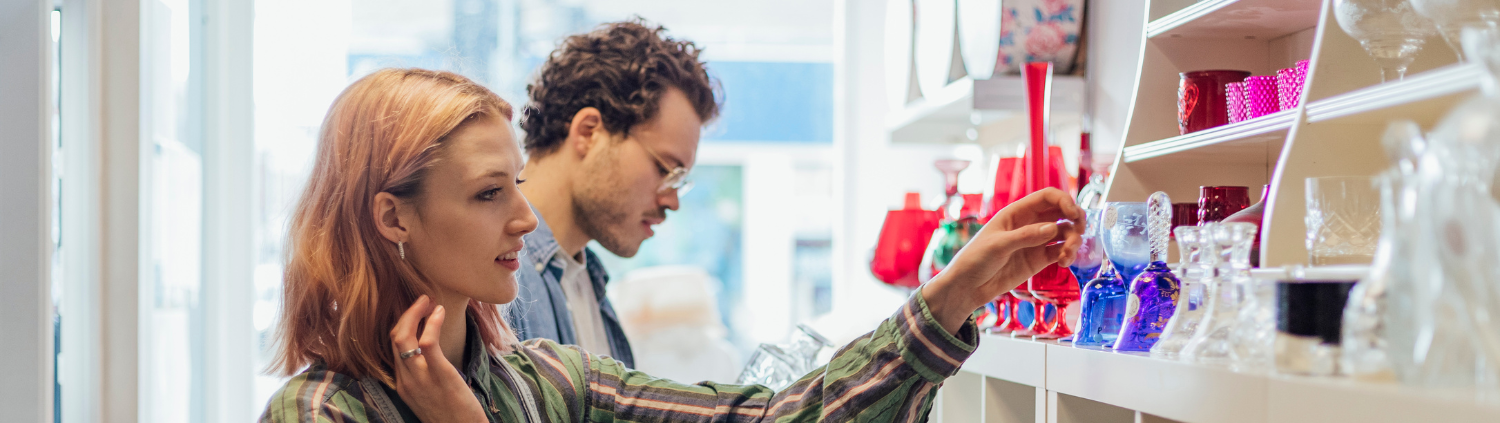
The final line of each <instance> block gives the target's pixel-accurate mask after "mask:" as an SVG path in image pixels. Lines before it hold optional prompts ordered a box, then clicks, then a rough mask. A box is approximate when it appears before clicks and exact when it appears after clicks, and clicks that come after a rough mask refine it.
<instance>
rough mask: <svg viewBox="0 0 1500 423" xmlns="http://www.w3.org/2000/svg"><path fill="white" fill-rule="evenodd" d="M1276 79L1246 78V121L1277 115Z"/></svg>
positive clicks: (1269, 77)
mask: <svg viewBox="0 0 1500 423" xmlns="http://www.w3.org/2000/svg"><path fill="white" fill-rule="evenodd" d="M1277 107H1279V106H1278V104H1277V103H1276V77H1274V76H1252V77H1249V78H1245V120H1250V119H1255V118H1258V117H1261V116H1265V115H1269V114H1272V113H1276V111H1277V110H1278V109H1277Z"/></svg>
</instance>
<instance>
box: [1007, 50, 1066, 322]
mask: <svg viewBox="0 0 1500 423" xmlns="http://www.w3.org/2000/svg"><path fill="white" fill-rule="evenodd" d="M1024 74H1025V75H1024V76H1025V79H1026V104H1027V113H1028V114H1029V115H1030V119H1029V123H1030V129H1031V140H1030V144H1029V147H1030V148H1027V149H1026V160H1025V161H1024V162H1023V163H1024V166H1025V167H1026V170H1025V173H1024V175H1025V180H1026V184H1025V185H1024V187H1023V189H1022V190H1021V191H1020V195H1019V196H1017V195H1013V197H1015V198H1020V197H1022V196H1025V195H1026V194H1030V193H1032V192H1036V191H1037V190H1040V189H1042V188H1046V187H1054V188H1060V189H1068V184H1069V180H1070V179H1072V175H1069V174H1068V172H1067V170H1066V168H1064V167H1063V166H1062V148H1061V147H1058V146H1048V145H1047V144H1048V143H1047V136H1048V134H1049V132H1050V131H1049V126H1048V125H1049V120H1048V119H1049V115H1050V114H1051V111H1050V107H1051V101H1050V99H1051V97H1052V96H1051V91H1052V64H1051V63H1045V62H1041V63H1027V64H1026V66H1025V68H1024ZM1078 289H1079V286H1078V282H1077V281H1075V280H1074V277H1073V273H1072V272H1070V271H1068V269H1066V268H1063V267H1060V266H1058V265H1057V264H1056V263H1054V264H1051V265H1048V266H1047V267H1045V268H1043V269H1042V271H1041V272H1038V273H1037V274H1036V275H1033V276H1032V277H1031V278H1030V279H1028V280H1027V281H1026V283H1024V284H1021V286H1018V287H1016V289H1015V290H1013V291H1011V294H1012V295H1014V296H1015V297H1016V298H1019V299H1021V300H1025V301H1030V302H1031V304H1032V306H1033V307H1034V308H1035V309H1036V310H1037V315H1038V316H1039V317H1038V318H1036V319H1032V324H1031V326H1030V327H1028V328H1026V329H1025V330H1021V331H1017V332H1013V333H1012V335H1013V336H1025V335H1035V336H1037V337H1039V338H1062V337H1065V336H1068V335H1072V328H1070V327H1069V326H1068V325H1067V324H1066V323H1064V324H1058V323H1057V322H1058V321H1059V320H1061V321H1064V322H1065V321H1066V320H1067V319H1066V318H1061V319H1053V320H1052V321H1051V322H1048V320H1049V319H1045V318H1042V317H1040V316H1045V312H1044V310H1045V309H1046V304H1048V303H1051V304H1053V305H1054V306H1055V307H1056V309H1057V310H1058V312H1056V313H1054V316H1066V313H1065V311H1066V310H1067V306H1068V304H1071V303H1072V302H1074V301H1077V300H1078ZM1068 292H1071V293H1072V294H1071V295H1069V294H1067V293H1068Z"/></svg>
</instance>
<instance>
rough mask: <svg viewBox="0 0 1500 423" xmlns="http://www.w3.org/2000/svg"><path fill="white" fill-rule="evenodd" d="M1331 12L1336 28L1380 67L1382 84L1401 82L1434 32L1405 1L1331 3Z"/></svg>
mask: <svg viewBox="0 0 1500 423" xmlns="http://www.w3.org/2000/svg"><path fill="white" fill-rule="evenodd" d="M1333 12H1334V17H1335V19H1337V20H1338V22H1339V27H1340V28H1343V29H1344V32H1345V33H1348V34H1349V36H1350V37H1353V38H1354V39H1355V40H1358V41H1359V44H1360V46H1362V47H1364V48H1365V52H1366V53H1369V54H1370V57H1371V58H1373V59H1375V63H1376V64H1379V65H1380V79H1381V80H1383V81H1390V80H1391V79H1393V78H1394V79H1401V78H1404V77H1405V76H1406V67H1407V66H1409V65H1411V62H1412V60H1413V59H1416V57H1417V53H1418V52H1420V51H1421V50H1422V45H1423V44H1424V43H1426V42H1427V37H1430V36H1432V34H1433V33H1434V32H1436V30H1437V28H1435V27H1434V26H1433V24H1432V21H1430V20H1428V19H1427V18H1426V17H1423V16H1422V15H1419V14H1417V12H1416V10H1415V9H1413V8H1412V1H1408V0H1335V1H1334V2H1333Z"/></svg>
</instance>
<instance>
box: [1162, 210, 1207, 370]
mask: <svg viewBox="0 0 1500 423" xmlns="http://www.w3.org/2000/svg"><path fill="white" fill-rule="evenodd" d="M1173 232H1174V233H1175V234H1176V235H1177V246H1178V248H1177V251H1178V253H1179V254H1180V255H1181V260H1180V262H1179V265H1178V267H1177V278H1178V280H1179V281H1181V283H1182V291H1181V294H1180V295H1179V296H1178V297H1177V310H1176V311H1174V312H1173V313H1172V320H1171V321H1169V322H1167V328H1166V330H1163V331H1162V332H1161V340H1160V341H1157V342H1156V345H1154V346H1152V347H1151V355H1152V356H1154V357H1161V358H1166V359H1173V360H1175V359H1177V357H1178V355H1179V353H1181V352H1182V349H1183V348H1184V347H1186V346H1187V343H1188V341H1190V340H1192V339H1193V334H1195V333H1197V331H1198V327H1199V323H1201V322H1202V321H1203V317H1204V316H1205V315H1206V313H1207V311H1208V310H1207V308H1206V305H1207V304H1206V301H1207V300H1208V289H1207V285H1208V284H1206V283H1204V281H1203V274H1204V271H1203V268H1202V267H1201V266H1202V254H1201V253H1202V243H1201V241H1202V240H1201V228H1199V227H1197V226H1180V227H1178V228H1177V229H1175V230H1173Z"/></svg>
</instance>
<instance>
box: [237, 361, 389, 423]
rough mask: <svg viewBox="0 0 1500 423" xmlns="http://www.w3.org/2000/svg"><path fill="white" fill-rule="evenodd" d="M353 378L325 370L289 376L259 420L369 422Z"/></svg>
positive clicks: (272, 422) (283, 422)
mask: <svg viewBox="0 0 1500 423" xmlns="http://www.w3.org/2000/svg"><path fill="white" fill-rule="evenodd" d="M353 383H354V380H353V379H351V378H348V377H346V376H344V375H341V374H338V373H335V372H330V371H327V370H311V371H307V372H304V373H302V374H299V375H297V376H295V377H292V379H291V380H288V381H287V383H286V385H285V386H282V387H281V390H280V391H277V392H276V394H275V395H272V396H271V401H270V402H269V403H267V404H266V411H265V412H264V413H263V414H261V416H260V422H261V423H371V420H370V419H369V418H368V416H367V413H366V412H365V404H364V403H363V402H362V401H361V400H360V399H359V398H358V395H356V394H358V392H357V391H358V389H355V390H354V391H356V392H351V390H350V389H349V388H350V387H351V385H352V384H353Z"/></svg>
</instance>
